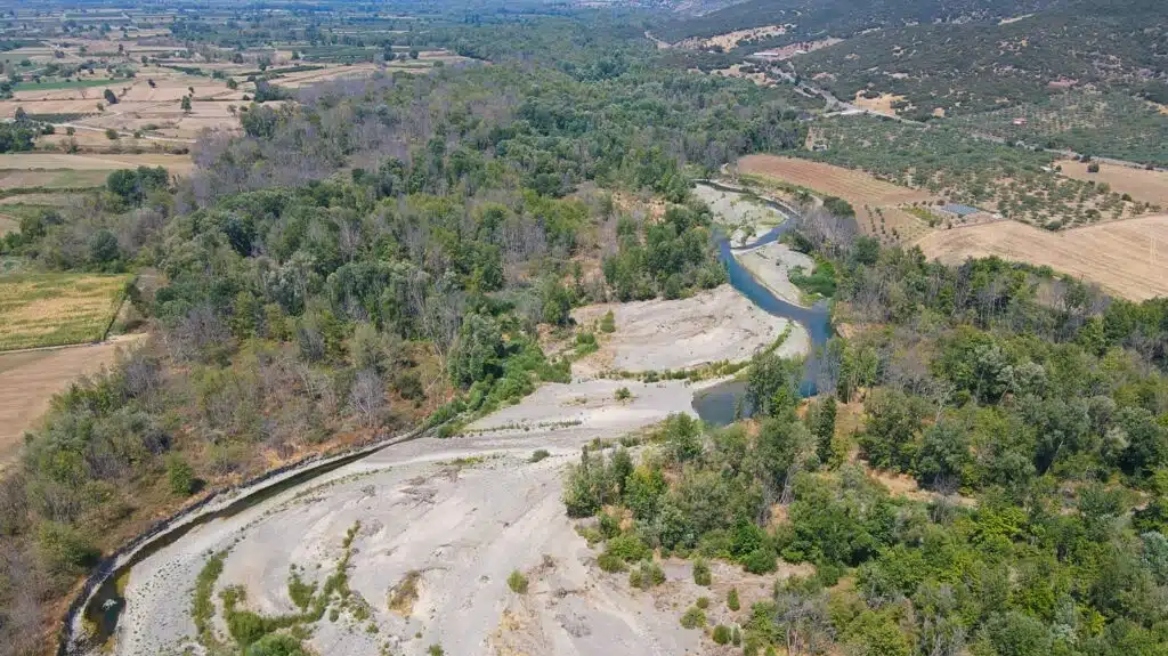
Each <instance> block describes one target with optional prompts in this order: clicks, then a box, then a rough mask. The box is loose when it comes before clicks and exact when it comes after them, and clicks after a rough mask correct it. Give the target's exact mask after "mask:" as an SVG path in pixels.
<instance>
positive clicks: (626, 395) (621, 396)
mask: <svg viewBox="0 0 1168 656" xmlns="http://www.w3.org/2000/svg"><path fill="white" fill-rule="evenodd" d="M631 398H633V393H632V392H630V391H629V388H627V387H622V388H620V389H618V390H617V391H616V400H617V401H628V400H629V399H631Z"/></svg>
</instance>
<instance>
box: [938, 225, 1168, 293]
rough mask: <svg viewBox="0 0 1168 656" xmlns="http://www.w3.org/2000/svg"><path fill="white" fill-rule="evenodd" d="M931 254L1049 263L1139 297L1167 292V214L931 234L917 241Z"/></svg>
mask: <svg viewBox="0 0 1168 656" xmlns="http://www.w3.org/2000/svg"><path fill="white" fill-rule="evenodd" d="M917 245H918V246H920V247H921V249H922V250H923V251H924V252H925V255H927V256H928V257H931V258H935V259H938V260H941V261H942V262H946V263H959V262H963V261H965V260H966V259H968V258H972V257H987V256H991V255H995V256H998V257H1001V258H1004V259H1008V260H1014V261H1018V262H1027V263H1029V264H1034V265H1037V266H1049V267H1051V268H1052V269H1054V270H1056V271H1060V272H1062V273H1067V274H1070V275H1073V276H1077V277H1079V278H1082V279H1084V280H1087V281H1090V282H1094V283H1097V284H1098V285H1100V286H1101V287H1103V288H1104V289H1106V290H1108V291H1109V292H1111V293H1113V294H1116V295H1118V296H1121V297H1124V298H1128V299H1131V300H1136V301H1141V300H1145V299H1148V298H1153V297H1156V296H1168V215H1157V216H1149V217H1143V218H1138V219H1130V220H1127V221H1113V222H1110V223H1105V224H1100V225H1093V226H1088V227H1085V228H1076V229H1074V230H1067V231H1064V232H1059V233H1053V232H1049V231H1046V230H1042V229H1039V228H1035V227H1032V226H1028V225H1024V224H1021V223H1016V222H1014V221H999V222H997V223H991V224H986V225H980V226H974V227H970V228H956V229H953V230H940V231H936V232H933V233H932V234H930V235H928V236H926V237H925V238H923V239H922V240H920V241H919V242H918V244H917Z"/></svg>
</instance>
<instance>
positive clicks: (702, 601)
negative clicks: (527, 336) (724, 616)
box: [694, 597, 710, 610]
mask: <svg viewBox="0 0 1168 656" xmlns="http://www.w3.org/2000/svg"><path fill="white" fill-rule="evenodd" d="M694 605H695V606H697V607H698V608H701V609H702V610H706V609H707V608H709V607H710V598H709V597H698V600H697V601H695V602H694Z"/></svg>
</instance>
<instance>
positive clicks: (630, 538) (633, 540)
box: [604, 533, 652, 563]
mask: <svg viewBox="0 0 1168 656" xmlns="http://www.w3.org/2000/svg"><path fill="white" fill-rule="evenodd" d="M604 552H605V553H610V554H612V555H613V556H616V557H617V558H620V559H621V560H623V561H625V562H626V563H635V562H637V561H638V560H644V559H646V558H648V557H649V556H651V555H652V550H650V549H649V545H647V544H645V543H644V542H643V541H642V540H641V538H639V537H637V536H636V535H633V534H632V533H625V534H624V535H618V536H616V537H615V538H612V539H611V540H609V541H608V545H607V547H606V548H605V550H604Z"/></svg>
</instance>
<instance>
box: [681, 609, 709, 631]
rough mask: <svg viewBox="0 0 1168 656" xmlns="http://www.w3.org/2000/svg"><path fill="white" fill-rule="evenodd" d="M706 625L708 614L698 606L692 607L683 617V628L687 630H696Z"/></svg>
mask: <svg viewBox="0 0 1168 656" xmlns="http://www.w3.org/2000/svg"><path fill="white" fill-rule="evenodd" d="M705 625H706V614H705V613H703V612H702V609H700V608H698V607H697V606H692V607H690V609H689V610H687V611H685V615H682V616H681V626H682V628H686V629H696V628H698V627H700V626H705Z"/></svg>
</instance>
